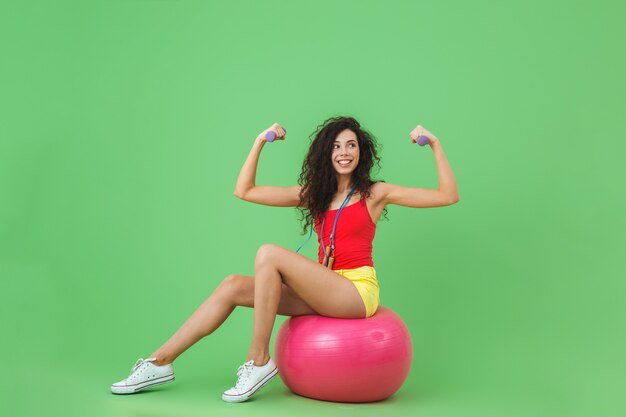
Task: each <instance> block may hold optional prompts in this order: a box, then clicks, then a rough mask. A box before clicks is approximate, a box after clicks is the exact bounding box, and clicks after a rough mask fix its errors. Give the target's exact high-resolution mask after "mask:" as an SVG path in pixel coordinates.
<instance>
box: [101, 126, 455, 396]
mask: <svg viewBox="0 0 626 417" xmlns="http://www.w3.org/2000/svg"><path fill="white" fill-rule="evenodd" d="M270 130H271V131H273V132H274V133H275V135H276V139H277V140H283V139H285V130H284V129H283V128H282V127H281V126H280V125H279V124H277V123H275V124H273V125H272V126H271V127H270V128H269V129H267V130H265V131H264V132H262V133H261V134H260V135H259V136H257V138H256V140H255V142H254V145H253V147H252V150H251V151H250V154H249V155H248V158H247V159H246V161H245V163H244V165H243V168H242V169H241V172H240V174H239V179H238V180H237V185H236V188H235V195H236V196H237V197H238V198H241V199H243V200H246V201H250V202H253V203H258V204H265V205H269V206H280V207H298V209H299V210H301V211H302V213H303V214H305V215H306V216H305V217H306V222H305V230H306V227H307V226H309V225H311V224H313V225H314V226H315V229H316V232H317V234H318V240H319V241H320V247H319V251H318V262H315V261H313V260H311V259H309V258H307V257H305V256H303V255H301V254H298V253H296V252H293V251H291V250H288V249H285V248H282V247H279V246H276V245H271V244H266V245H262V246H261V248H260V249H259V251H258V252H257V255H256V260H255V264H254V269H255V276H254V277H250V276H244V275H229V276H228V277H226V278H225V279H224V280H223V281H222V283H221V284H220V285H219V286H218V287H217V288H216V289H215V291H214V292H213V293H212V294H211V296H210V297H209V298H208V299H207V300H206V301H205V302H204V303H203V304H202V305H201V306H200V307H199V308H198V309H197V310H196V311H195V312H194V313H193V314H192V315H191V317H189V319H188V320H187V321H186V322H185V323H184V324H183V325H182V327H181V328H180V329H179V330H178V331H177V332H176V333H175V334H174V335H173V336H172V337H171V338H170V339H169V340H168V341H167V342H166V343H165V344H164V345H163V346H161V347H160V348H159V349H157V350H156V351H155V352H154V353H152V355H150V356H149V357H148V359H139V360H138V361H137V363H136V364H135V366H133V368H132V370H131V374H130V375H129V377H128V378H126V379H124V380H122V381H119V382H117V383H114V384H113V385H112V386H111V390H112V392H113V393H116V394H132V393H135V392H138V391H140V390H142V389H144V388H146V387H149V386H153V385H158V384H163V383H166V382H171V381H173V380H174V371H173V368H172V362H173V361H174V360H175V359H176V358H177V357H178V356H179V355H180V354H182V353H183V352H184V351H185V350H187V349H188V348H189V347H190V346H192V345H193V344H194V343H196V342H197V341H198V340H200V339H201V338H203V337H204V336H207V335H209V334H211V333H212V332H214V331H215V330H216V329H217V328H218V327H219V326H220V325H221V324H222V323H223V322H224V321H225V320H226V318H227V317H228V316H229V315H230V313H232V312H233V310H234V309H235V307H236V306H246V307H253V308H254V331H253V337H252V343H251V345H250V351H249V353H248V358H247V361H246V362H245V363H244V364H243V365H241V366H240V367H239V368H238V371H237V376H238V379H237V382H236V383H235V386H234V387H232V388H231V389H229V390H227V391H225V392H224V393H223V395H222V399H223V400H224V401H228V402H240V401H245V400H247V399H248V398H250V396H251V395H253V394H254V393H255V392H257V391H258V390H259V389H260V388H261V387H262V386H263V385H265V384H266V383H267V382H268V381H269V380H271V379H272V378H273V377H275V376H276V375H277V373H278V370H277V368H276V364H275V363H274V361H273V360H272V358H270V355H269V342H270V337H271V334H272V329H273V327H274V321H275V319H276V314H280V315H284V316H299V315H304V314H320V315H324V316H329V317H338V318H367V317H371V316H372V315H373V314H375V312H376V309H377V308H378V304H379V287H378V281H377V278H376V271H375V269H374V264H373V261H372V240H373V238H374V233H375V229H376V223H377V222H378V219H379V217H380V216H381V214H382V213H383V211H384V210H385V206H387V205H389V204H398V205H401V206H405V207H416V208H417V207H438V206H447V205H451V204H454V203H456V202H457V201H459V194H458V190H457V186H456V182H455V179H454V175H453V174H452V170H451V169H450V166H449V165H448V162H447V160H446V157H445V155H444V153H443V149H442V148H441V145H440V143H439V140H438V139H437V138H436V137H435V135H433V134H432V133H431V132H429V131H428V130H426V129H425V128H424V127H422V126H420V125H418V126H417V127H416V128H415V129H413V130H412V131H411V132H410V134H409V135H410V137H411V141H412V142H413V143H415V142H416V141H417V138H418V137H419V136H421V135H424V136H426V137H427V138H428V144H429V145H430V147H431V148H432V150H433V152H434V154H435V158H436V162H437V171H438V175H439V189H438V190H434V189H425V188H407V187H402V186H399V185H393V184H387V183H385V182H382V181H379V182H374V181H372V180H371V179H370V171H371V168H372V165H373V162H374V161H377V162H380V158H379V157H378V153H377V150H376V143H375V141H374V138H373V137H372V136H371V135H370V134H369V133H368V132H366V131H365V130H364V129H362V128H361V126H360V124H359V123H358V122H357V121H356V120H355V119H354V118H352V117H334V118H330V119H328V120H326V121H325V122H324V123H323V124H322V125H321V126H320V127H318V129H317V131H316V134H315V137H314V139H313V141H312V143H311V146H310V148H309V151H308V154H307V157H306V159H305V161H304V162H303V165H302V173H301V175H300V178H299V181H298V182H299V183H300V184H301V185H299V186H293V187H275V186H257V185H256V184H255V177H256V169H257V164H258V160H259V155H260V153H261V150H262V149H263V146H264V145H265V143H266V138H265V135H266V133H268V132H269V131H270ZM338 213H339V214H340V215H341V216H340V217H341V220H340V221H338V220H339V217H338ZM337 225H338V226H337ZM333 228H335V234H334V235H333V236H331V234H332V232H333ZM320 229H321V233H320ZM319 236H321V239H319Z"/></svg>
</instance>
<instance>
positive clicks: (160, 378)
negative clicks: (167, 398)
mask: <svg viewBox="0 0 626 417" xmlns="http://www.w3.org/2000/svg"><path fill="white" fill-rule="evenodd" d="M155 360H156V358H148V359H143V358H139V359H138V360H137V362H136V363H135V365H133V367H132V368H131V370H130V375H129V376H128V378H126V379H123V380H121V381H119V382H116V383H114V384H113V385H111V392H112V393H113V394H134V393H136V392H137V391H141V390H142V389H144V388H148V387H151V386H154V385H159V384H165V383H166V382H172V381H173V380H174V369H173V368H172V364H171V363H168V364H167V365H162V366H157V365H155V364H153V363H152V362H154V361H155Z"/></svg>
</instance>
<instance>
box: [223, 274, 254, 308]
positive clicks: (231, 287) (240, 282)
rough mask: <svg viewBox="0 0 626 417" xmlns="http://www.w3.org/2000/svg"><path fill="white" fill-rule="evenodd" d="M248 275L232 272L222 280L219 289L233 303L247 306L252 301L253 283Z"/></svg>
mask: <svg viewBox="0 0 626 417" xmlns="http://www.w3.org/2000/svg"><path fill="white" fill-rule="evenodd" d="M251 281H252V279H250V277H246V276H243V275H236V274H232V275H229V276H227V277H226V278H224V279H223V280H222V283H221V284H220V285H219V288H218V289H219V291H220V292H221V294H223V296H224V297H226V299H228V301H230V302H231V303H233V304H234V305H240V306H247V305H248V304H252V303H253V302H254V283H253V282H251Z"/></svg>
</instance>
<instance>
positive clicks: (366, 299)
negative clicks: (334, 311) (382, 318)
mask: <svg viewBox="0 0 626 417" xmlns="http://www.w3.org/2000/svg"><path fill="white" fill-rule="evenodd" d="M335 272H336V273H338V274H339V275H341V276H343V277H345V278H348V279H349V280H350V281H352V283H353V284H354V286H355V287H356V289H357V290H358V291H359V294H361V298H362V299H363V303H365V312H366V317H371V316H373V315H374V313H376V310H377V309H378V305H379V304H380V288H379V287H378V279H377V278H376V270H375V269H374V267H371V266H362V267H360V268H355V269H335Z"/></svg>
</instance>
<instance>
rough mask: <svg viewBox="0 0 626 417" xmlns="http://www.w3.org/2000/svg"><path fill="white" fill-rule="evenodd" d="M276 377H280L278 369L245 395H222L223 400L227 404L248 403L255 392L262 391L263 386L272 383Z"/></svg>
mask: <svg viewBox="0 0 626 417" xmlns="http://www.w3.org/2000/svg"><path fill="white" fill-rule="evenodd" d="M276 375H278V368H275V369H274V370H273V371H272V372H271V373H269V374H267V376H266V377H265V378H263V379H262V380H260V381H259V382H258V383H257V384H256V385H255V386H254V387H252V388H251V389H250V390H249V391H248V392H246V393H243V394H241V395H226V394H222V400H224V401H226V402H229V403H240V402H243V401H246V400H247V399H248V398H250V397H251V396H252V395H253V394H254V393H255V392H257V391H258V390H260V389H261V388H262V387H263V385H265V384H267V383H268V382H270V381H271V380H272V378H274V377H275V376H276Z"/></svg>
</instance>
